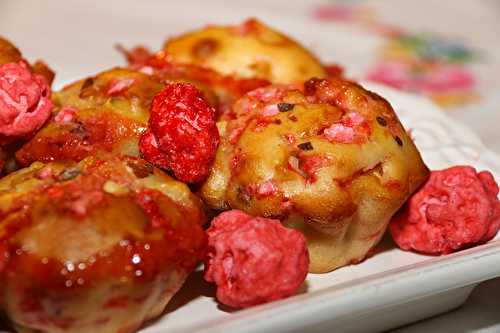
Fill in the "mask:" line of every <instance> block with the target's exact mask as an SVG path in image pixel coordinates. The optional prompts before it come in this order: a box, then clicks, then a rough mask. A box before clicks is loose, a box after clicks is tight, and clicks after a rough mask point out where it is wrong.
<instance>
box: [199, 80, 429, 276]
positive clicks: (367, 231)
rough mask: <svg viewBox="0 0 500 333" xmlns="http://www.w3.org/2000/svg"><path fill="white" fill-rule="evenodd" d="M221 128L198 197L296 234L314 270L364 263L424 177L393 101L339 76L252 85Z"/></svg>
mask: <svg viewBox="0 0 500 333" xmlns="http://www.w3.org/2000/svg"><path fill="white" fill-rule="evenodd" d="M219 129H220V132H221V144H220V146H219V149H218V152H217V157H216V161H215V165H214V168H213V171H212V173H211V175H210V177H209V179H208V180H207V181H206V183H205V184H204V185H203V186H202V188H201V190H200V195H201V196H202V198H203V199H204V200H205V202H206V203H208V204H209V205H210V206H211V207H212V208H214V209H218V210H225V209H229V208H237V209H241V210H244V211H246V212H248V213H250V214H252V215H255V216H265V217H273V218H279V219H281V220H283V221H284V224H285V225H286V226H289V227H294V228H297V229H299V230H300V231H302V232H303V233H304V235H305V236H306V238H307V241H308V246H309V253H310V257H311V265H310V271H311V272H327V271H331V270H333V269H335V268H338V267H341V266H344V265H347V264H349V263H353V262H358V261H361V260H363V259H364V258H365V256H366V255H367V254H368V252H369V250H370V249H371V248H373V247H374V246H375V245H376V244H377V243H378V241H379V239H380V238H381V236H382V235H383V233H384V231H385V229H386V226H387V224H388V222H389V219H390V218H391V216H392V215H393V214H394V213H395V212H396V210H397V209H398V208H399V207H400V206H401V205H402V204H403V203H404V201H405V200H406V199H407V198H408V196H409V195H410V194H411V193H412V192H413V191H414V190H415V189H416V188H417V187H418V186H419V185H420V184H421V183H422V182H423V181H424V180H425V179H426V177H427V175H428V170H427V168H426V166H425V165H424V163H423V162H422V159H421V157H420V155H419V153H418V151H417V149H416V147H415V145H414V144H413V142H412V140H411V138H410V137H409V136H408V135H407V133H406V131H405V130H404V128H403V127H402V126H401V124H400V123H399V120H398V119H397V117H396V115H395V113H394V111H393V110H392V108H391V106H390V105H389V103H387V101H385V100H384V99H382V98H381V97H379V96H377V95H375V94H373V93H371V92H368V91H366V90H364V89H363V88H362V87H360V86H359V85H356V84H354V83H351V82H348V81H343V80H340V79H332V80H318V79H312V80H310V81H308V82H306V84H305V88H304V89H303V90H302V91H299V90H296V89H293V88H291V87H286V86H273V87H268V88H262V89H258V90H254V91H252V92H250V93H248V94H247V95H246V96H245V97H243V98H242V99H240V100H239V101H238V102H237V103H235V105H234V106H233V109H232V112H230V113H228V114H227V115H226V117H225V119H224V121H222V122H220V123H219Z"/></svg>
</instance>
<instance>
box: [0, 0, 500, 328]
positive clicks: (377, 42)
mask: <svg viewBox="0 0 500 333" xmlns="http://www.w3.org/2000/svg"><path fill="white" fill-rule="evenodd" d="M248 17H257V18H259V19H261V20H263V21H264V22H266V23H268V24H270V25H271V26H273V27H275V28H278V29H279V30H282V31H284V32H286V33H287V34H289V35H291V36H292V37H293V38H295V39H297V40H299V41H300V42H302V43H303V44H304V45H305V46H307V47H309V48H310V49H311V50H313V52H315V53H316V54H317V55H318V56H319V57H320V58H321V59H322V60H323V61H324V62H325V63H332V64H333V63H338V64H340V65H341V66H342V67H343V68H344V69H345V72H346V75H347V76H348V77H349V78H353V79H356V80H365V81H374V82H378V83H383V84H387V85H390V86H392V87H395V88H397V89H400V90H403V91H409V92H412V93H415V94H419V95H422V96H425V97H428V98H430V99H432V100H433V101H434V102H435V103H437V104H438V105H439V106H441V108H442V109H443V110H444V112H446V113H448V115H450V116H452V117H454V118H456V119H458V120H460V121H462V122H463V123H465V124H467V125H468V126H469V127H471V128H472V129H473V130H474V131H475V132H476V133H477V134H478V135H479V136H480V137H481V138H482V140H483V141H484V142H485V144H486V145H487V146H488V147H489V148H490V149H492V150H495V151H497V152H500V130H499V128H500V127H499V124H500V89H499V88H500V1H498V0H477V1H470V0H443V1H431V0H421V1H413V0H377V1H375V0H350V1H347V0H344V1H340V0H338V1H333V0H331V1H319V0H318V1H316V0H312V1H300V0H262V1H258V0H253V1H242V0H232V1H222V0H216V1H193V0H182V1H164V0H142V1H137V0H135V1H133V0H120V1H98V0H60V1H55V0H52V1H49V0H44V1H37V0H31V1H29V0H10V1H9V0H0V34H2V35H4V36H5V37H7V38H9V39H11V40H12V41H13V42H14V43H15V44H17V45H18V46H19V47H20V49H21V50H22V52H23V53H24V54H25V56H26V57H27V58H29V59H30V60H34V59H38V58H41V59H44V60H45V61H46V62H47V63H48V64H49V65H50V66H51V67H52V68H54V69H55V70H56V72H57V76H56V81H55V83H56V88H57V87H60V86H61V85H64V84H65V83H68V82H70V81H72V80H75V79H77V78H80V77H83V76H87V75H89V74H92V73H96V72H99V71H101V70H103V69H106V68H109V67H112V66H117V65H121V64H124V61H123V58H122V56H121V55H120V53H119V52H117V50H116V48H115V46H116V45H117V44H121V45H123V46H125V47H131V46H134V45H137V44H143V45H146V46H148V47H150V48H151V49H152V50H158V49H160V47H161V46H162V44H163V42H164V41H165V39H166V38H168V37H169V36H172V35H175V34H178V33H181V32H184V31H186V30H192V29H196V28H200V27H203V26H205V25H207V24H210V23H238V22H241V21H242V20H244V19H246V18H248ZM499 296H500V280H499V279H497V280H493V281H490V282H487V283H485V284H482V285H481V286H480V287H479V288H477V289H476V291H475V292H474V293H473V295H472V297H471V298H470V299H469V301H468V303H467V304H466V305H465V306H464V307H462V308H461V309H459V310H456V311H454V312H452V313H450V314H447V315H444V316H439V317H437V318H435V319H431V320H426V321H424V322H422V323H418V324H415V325H412V326H409V327H406V328H403V329H400V330H398V332H422V331H427V332H435V331H438V330H439V331H442V332H452V331H453V332H471V331H474V332H500V310H499V309H500V297H499Z"/></svg>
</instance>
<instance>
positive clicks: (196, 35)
mask: <svg viewBox="0 0 500 333" xmlns="http://www.w3.org/2000/svg"><path fill="white" fill-rule="evenodd" d="M164 51H165V52H166V53H167V54H168V55H169V56H171V57H172V59H173V60H174V61H176V62H179V63H181V64H192V65H196V66H202V67H206V68H210V69H213V70H215V71H217V72H219V73H221V74H223V75H231V76H236V77H238V78H260V79H266V80H269V81H271V82H273V83H292V82H297V81H305V80H307V79H309V78H311V77H314V76H316V77H326V76H327V74H326V72H325V69H324V67H323V66H322V65H321V63H320V62H319V61H318V59H316V58H315V57H314V56H313V55H312V54H311V53H310V52H309V51H307V50H306V49H305V48H304V47H302V46H301V45H299V44H298V43H297V42H295V41H294V40H292V39H290V38H289V37H287V36H285V35H283V34H282V33H280V32H278V31H275V30H273V29H271V28H270V27H268V26H266V25H264V24H263V23H261V22H259V21H257V20H254V19H252V20H248V21H246V22H244V23H242V24H241V25H238V26H208V27H206V28H204V29H201V30H197V31H193V32H190V33H187V34H184V35H181V36H178V37H175V38H172V39H169V40H167V42H166V43H165V45H164Z"/></svg>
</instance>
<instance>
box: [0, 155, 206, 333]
mask: <svg viewBox="0 0 500 333" xmlns="http://www.w3.org/2000/svg"><path fill="white" fill-rule="evenodd" d="M0 217H1V222H0V306H1V308H2V309H3V311H5V313H6V314H7V316H8V317H9V318H10V320H11V321H12V322H13V323H14V325H16V327H18V328H20V330H21V331H24V330H27V329H34V330H39V331H42V332H103V333H107V332H131V331H134V330H135V329H137V328H138V327H139V326H140V325H141V323H142V322H143V321H145V320H148V319H149V318H152V317H155V316H158V315H159V314H160V313H161V312H162V311H163V309H164V307H165V305H166V304H167V302H168V300H169V299H170V298H171V297H172V296H173V294H174V293H175V292H176V291H177V290H178V288H179V287H180V286H181V284H182V283H183V281H184V279H185V277H186V276H187V275H188V274H189V273H190V272H191V270H192V269H193V268H194V266H195V264H196V263H197V262H198V260H199V259H201V257H202V255H203V253H204V248H205V242H206V239H205V235H204V232H203V230H202V227H201V225H202V224H203V223H204V222H205V215H204V213H203V210H202V204H201V201H200V200H199V199H198V198H196V197H195V196H194V195H193V194H192V193H191V192H190V191H189V189H188V187H187V186H186V185H185V184H182V183H179V182H177V181H175V180H173V179H172V178H170V177H169V176H167V175H165V174H164V173H162V172H161V171H159V170H157V169H155V168H153V167H152V166H151V165H149V164H148V163H146V162H145V161H143V160H140V159H137V158H131V157H127V158H125V157H121V158H118V157H114V158H110V159H108V160H106V161H103V160H98V159H93V158H89V159H85V160H83V161H82V162H80V163H78V164H76V163H49V164H42V163H39V162H37V163H34V164H33V165H31V166H30V167H29V168H26V169H22V170H20V171H17V172H15V173H12V174H10V175H9V176H7V177H5V178H3V179H2V180H0Z"/></svg>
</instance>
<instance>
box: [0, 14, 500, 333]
mask: <svg viewBox="0 0 500 333" xmlns="http://www.w3.org/2000/svg"><path fill="white" fill-rule="evenodd" d="M122 51H123V52H124V53H125V55H126V57H127V60H128V65H127V66H126V67H123V68H113V69H110V70H107V71H105V72H102V73H99V74H97V75H94V76H92V77H88V78H85V79H82V80H79V81H77V82H75V83H73V84H70V85H68V86H66V87H64V88H63V89H61V90H60V91H57V92H52V91H51V89H50V84H51V81H52V79H53V73H52V72H51V71H50V69H49V68H48V67H47V66H46V65H44V64H43V63H41V62H38V63H35V64H34V65H30V64H29V63H28V62H27V61H26V60H24V59H23V58H22V56H21V54H20V52H19V51H18V50H17V49H16V48H15V47H14V46H13V45H12V44H10V43H9V42H8V41H6V40H3V39H0V149H1V152H0V167H1V168H2V169H3V171H2V172H3V175H4V177H3V178H2V179H1V180H0V309H1V311H3V312H4V313H5V314H6V316H7V317H8V318H9V321H10V322H11V323H12V325H13V326H14V328H15V329H16V330H18V331H20V332H23V331H28V330H37V331H41V332H96V331H98V332H104V333H106V332H110V333H111V332H113V333H114V332H122V333H123V332H134V331H136V330H137V329H138V328H139V327H140V326H141V325H142V323H144V322H145V321H147V320H149V319H151V318H154V317H157V316H158V315H160V314H161V313H162V311H163V310H164V308H165V306H166V304H167V303H168V301H169V300H170V298H171V297H172V296H173V295H174V294H175V293H176V292H177V291H178V290H179V288H180V286H181V285H182V284H183V282H184V280H185V279H186V277H187V276H188V275H189V274H190V273H191V272H192V271H193V269H195V267H196V265H197V264H198V263H199V262H200V261H204V263H205V279H206V280H207V281H210V282H214V283H215V284H216V285H217V286H218V289H217V299H218V300H219V301H220V302H223V303H224V304H226V305H229V306H232V307H236V308H242V307H247V306H252V305H255V304H260V303H264V302H268V301H272V300H276V299H280V298H284V297H287V296H290V295H292V294H294V293H296V292H297V290H298V289H299V288H300V286H301V285H302V283H303V281H304V280H305V278H306V275H307V273H308V272H312V273H323V272H329V271H332V270H334V269H337V268H339V267H342V266H345V265H349V264H352V263H358V262H361V261H362V260H364V259H365V258H366V257H367V256H369V254H370V253H371V250H372V249H373V248H374V247H375V246H376V245H377V243H378V242H379V240H380V239H381V237H382V236H383V235H384V233H385V231H386V229H387V227H388V225H389V222H390V220H391V218H392V217H393V215H394V214H395V213H396V212H397V211H398V210H399V209H400V208H401V207H402V206H403V205H404V203H405V202H406V201H407V200H408V198H410V196H411V195H412V194H413V193H414V192H415V191H416V190H417V189H418V188H419V187H420V186H421V185H423V184H424V183H425V181H426V180H427V178H428V176H429V171H428V169H427V167H426V166H425V164H424V162H423V161H422V159H421V156H420V154H419V152H418V150H417V148H416V147H415V145H414V143H413V141H412V139H411V137H410V136H409V135H408V134H407V132H406V130H405V129H404V128H403V126H402V125H401V123H400V122H399V120H398V118H397V116H396V114H395V112H394V110H393V109H392V107H391V105H390V104H389V103H388V102H387V101H386V100H385V99H383V98H382V97H380V96H378V95H376V94H375V93H372V92H370V91H367V90H365V89H364V88H363V87H361V86H360V85H358V84H356V83H354V82H351V81H348V80H346V79H344V78H342V77H340V76H339V71H338V67H333V69H334V70H331V69H332V67H331V66H326V65H324V64H322V63H321V62H320V61H319V60H318V59H317V58H316V57H314V56H313V55H312V54H311V53H310V52H309V51H308V50H306V49H305V48H304V47H302V46H300V45H299V44H298V43H297V42H295V41H293V40H291V39H290V38H288V37H286V36H284V35H283V34H281V33H279V32H277V31H275V30H273V29H271V28H269V27H267V26H266V25H264V24H262V23H260V22H258V21H257V20H248V21H246V22H244V23H242V24H240V25H237V26H209V27H206V28H204V29H201V30H198V31H194V32H191V33H187V34H184V35H181V36H179V37H176V38H172V39H169V40H168V41H167V42H166V43H165V45H164V47H163V50H161V51H159V52H156V53H151V52H149V51H148V50H147V49H145V48H143V47H137V48H135V49H133V50H131V51H127V50H122ZM471 186H472V187H471ZM431 187H432V188H431ZM443 188H444V189H443ZM467 188H473V189H474V190H469V191H467ZM437 192H439V193H438V194H436V193H437ZM497 194H498V187H497V185H496V183H495V181H494V180H493V178H492V176H491V174H490V173H488V172H482V173H479V174H476V173H475V170H474V169H472V168H464V167H457V168H454V169H453V170H451V171H449V170H446V171H440V173H433V175H431V178H430V181H429V182H428V183H427V184H425V185H424V187H423V188H422V190H420V191H419V192H418V193H417V194H416V195H415V196H414V197H413V198H412V199H411V200H410V201H409V204H408V205H407V206H405V208H404V209H402V210H401V211H400V212H399V213H398V214H397V216H396V218H395V221H394V223H393V224H392V226H391V231H392V233H393V235H394V238H395V240H396V241H397V243H398V244H400V246H401V247H402V248H404V249H414V250H417V251H420V252H425V253H449V252H451V251H454V250H457V249H460V248H463V247H465V246H471V245H474V244H477V243H481V242H485V241H488V240H489V239H491V238H493V237H494V236H495V234H496V233H497V231H498V229H499V228H500V204H499V203H498V199H497V197H496V196H497ZM457 196H458V197H459V198H460V199H461V200H462V201H463V204H459V203H457V201H456V200H455V199H454V198H455V197H457ZM450 198H452V199H450ZM471 200H476V201H479V202H480V203H481V205H480V206H478V205H474V204H468V203H470V202H471ZM457 205H459V206H460V207H458V208H456V207H455V206H457ZM469 206H470V207H469ZM463 207H466V208H464V209H465V210H466V211H467V212H470V213H468V215H467V214H466V215H463V214H462V215H461V216H462V218H461V220H460V221H461V222H460V223H455V224H453V222H456V218H455V217H456V214H457V213H456V212H455V213H454V214H455V215H453V213H450V212H453V209H455V208H456V209H462V208H463ZM467 207H469V208H470V209H469V208H467ZM426 212H428V214H427V213H426ZM472 216H480V217H481V219H479V220H480V221H479V220H475V221H472V222H471V218H470V217H472ZM210 217H213V220H212V222H211V223H210V224H209V223H208V222H209V220H210ZM443 221H445V222H443ZM450 221H451V222H450ZM450 223H451V225H452V226H451V227H450ZM429 225H431V226H432V227H429ZM207 227H208V229H206V228H207ZM470 228H472V230H474V233H466V232H463V231H464V230H469V229H470ZM205 229H206V230H205ZM457 230H458V231H457ZM431 231H432V232H431ZM450 233H453V235H455V236H454V237H453V239H452V240H450V239H449V238H448V235H450ZM436 239H437V240H436ZM437 241H439V244H438V243H437ZM436 244H438V245H436Z"/></svg>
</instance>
